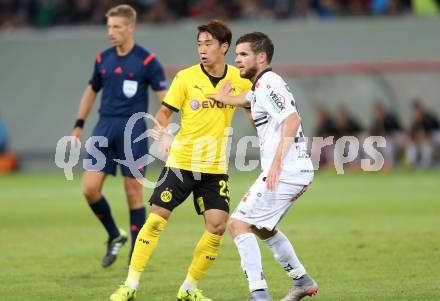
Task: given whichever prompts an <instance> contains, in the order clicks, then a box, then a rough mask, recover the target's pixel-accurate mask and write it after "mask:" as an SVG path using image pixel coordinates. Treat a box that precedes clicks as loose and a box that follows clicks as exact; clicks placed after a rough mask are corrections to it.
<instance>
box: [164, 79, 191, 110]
mask: <svg viewBox="0 0 440 301" xmlns="http://www.w3.org/2000/svg"><path fill="white" fill-rule="evenodd" d="M185 99H186V87H185V81H184V76H183V75H182V72H178V73H177V74H176V76H175V77H174V79H173V82H172V83H171V86H170V88H169V90H168V92H167V95H166V96H165V98H164V100H163V104H164V105H165V106H167V107H170V109H172V110H174V111H176V112H177V111H179V110H180V109H181V108H182V105H183V102H184V101H185Z"/></svg>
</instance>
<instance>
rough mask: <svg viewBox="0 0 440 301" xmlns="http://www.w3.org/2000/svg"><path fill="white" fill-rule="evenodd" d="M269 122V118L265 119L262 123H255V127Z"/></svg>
mask: <svg viewBox="0 0 440 301" xmlns="http://www.w3.org/2000/svg"><path fill="white" fill-rule="evenodd" d="M268 122H269V120H265V121H263V122H260V123H258V124H257V123H256V124H255V127H256V128H257V127H259V126H260V125H263V124H266V123H268Z"/></svg>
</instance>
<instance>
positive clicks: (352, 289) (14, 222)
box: [0, 171, 440, 301]
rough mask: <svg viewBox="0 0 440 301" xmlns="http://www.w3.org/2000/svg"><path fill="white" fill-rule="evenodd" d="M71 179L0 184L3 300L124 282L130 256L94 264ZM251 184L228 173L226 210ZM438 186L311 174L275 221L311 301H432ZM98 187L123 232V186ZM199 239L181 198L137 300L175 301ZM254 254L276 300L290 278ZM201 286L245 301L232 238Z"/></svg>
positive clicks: (91, 231) (411, 177) (439, 237)
mask: <svg viewBox="0 0 440 301" xmlns="http://www.w3.org/2000/svg"><path fill="white" fill-rule="evenodd" d="M156 175H157V173H150V174H149V178H151V179H153V178H155V176H156ZM75 177H76V178H75V180H74V181H67V180H65V179H64V177H63V174H62V172H61V171H60V172H58V173H52V174H40V173H33V174H32V173H31V174H14V175H10V176H2V177H0V271H1V273H0V300H2V301H3V300H5V301H6V300H7V301H27V300H62V301H67V300H72V301H73V300H74V301H78V300H90V301H91V300H107V299H108V297H109V295H110V294H111V293H112V292H113V291H114V290H115V289H116V287H117V285H118V284H119V283H121V282H122V281H123V280H124V279H125V276H126V265H127V256H128V249H129V248H128V247H124V249H123V251H122V253H121V255H120V257H119V259H118V261H116V263H115V264H114V265H113V266H112V267H111V268H109V269H105V270H104V269H102V268H101V267H100V262H101V258H102V256H103V254H104V251H105V245H104V242H105V240H106V237H105V233H104V230H103V228H102V227H101V225H100V224H99V223H98V221H97V220H96V219H95V217H94V216H93V214H92V213H91V211H90V209H89V208H88V206H87V205H86V203H85V201H84V199H83V197H82V195H81V188H80V185H81V182H80V176H79V174H75ZM255 177H256V174H255V173H244V172H243V173H238V172H233V173H231V178H230V185H231V196H232V207H235V204H237V202H238V201H239V200H240V198H241V196H242V195H243V194H244V193H245V192H246V190H247V189H248V187H249V186H250V184H251V183H252V182H253V180H254V179H255ZM439 184H440V174H439V173H438V172H413V173H410V172H394V173H388V174H383V173H369V174H365V173H355V174H345V175H339V176H337V175H335V174H333V173H329V172H325V173H318V174H317V175H316V177H315V179H314V183H313V184H312V186H311V187H310V189H309V191H308V192H307V193H305V194H304V196H303V197H302V198H300V199H299V201H298V202H297V203H296V205H295V206H294V207H293V208H292V209H291V210H290V212H289V214H288V215H287V216H286V217H285V218H284V220H283V221H282V223H281V224H280V228H281V229H282V230H283V231H284V232H285V233H286V234H287V236H288V237H289V238H290V239H291V240H292V242H293V244H294V247H295V249H296V251H297V253H298V255H299V256H300V259H301V260H302V262H303V264H304V265H305V266H306V268H307V270H308V272H309V273H310V274H311V275H312V276H313V277H314V278H315V279H316V280H317V281H318V283H319V284H320V291H319V293H318V295H316V296H315V297H313V298H312V299H310V300H312V301H313V300H314V301H319V300H320V301H335V300H343V301H345V300H350V301H355V300H369V301H379V300H386V301H390V300H396V301H397V300H399V301H404V300H408V301H409V300H411V301H413V300H418V301H420V300H430V301H435V300H440V290H439V289H440V197H439ZM104 191H105V195H106V197H107V198H108V200H109V201H110V203H111V205H112V210H113V214H114V216H115V218H116V220H117V221H118V225H119V226H120V227H124V228H125V229H126V230H128V209H127V205H126V202H125V197H124V192H123V189H122V179H121V178H120V177H116V178H112V177H110V178H109V179H108V181H107V183H106V186H105V190H104ZM150 194H151V191H147V197H148V196H149V195H150ZM202 231H203V220H202V218H201V217H199V216H196V215H195V213H194V211H193V207H192V200H187V202H186V203H185V204H184V205H183V206H182V207H181V208H178V210H176V211H175V212H174V214H173V216H172V217H171V220H170V223H169V224H168V226H167V228H166V229H165V231H164V233H163V235H162V237H161V239H160V241H159V245H158V248H157V249H156V252H155V253H154V255H153V257H152V260H151V262H150V265H149V266H148V268H147V270H146V271H145V273H144V274H143V276H142V279H141V286H140V288H139V292H138V298H137V300H149V301H159V300H175V294H176V292H177V289H178V287H179V285H180V283H181V281H182V280H183V278H184V276H185V274H186V269H187V266H188V264H189V263H190V261H191V256H192V251H193V248H194V247H195V245H196V243H197V241H198V239H199V237H200V235H201V233H202ZM262 252H263V258H264V261H263V265H264V271H265V274H266V277H267V279H268V283H269V287H270V291H271V294H272V296H273V297H274V300H279V299H280V298H281V297H282V296H284V294H285V293H286V291H287V289H288V287H289V279H288V278H287V276H286V275H285V273H284V272H283V271H282V270H281V268H280V267H279V266H278V264H277V262H276V261H275V260H274V259H273V258H272V257H271V254H270V253H269V252H268V250H266V249H265V248H264V246H262ZM200 288H202V289H203V290H204V291H205V292H206V295H208V296H209V297H211V298H212V299H213V300H214V301H241V300H245V299H246V297H247V294H248V292H247V283H246V280H245V278H244V276H243V274H242V271H241V268H240V261H239V257H238V253H237V251H236V249H235V246H234V244H233V241H232V240H231V237H230V236H229V234H226V238H225V241H224V245H223V247H222V249H221V252H220V255H219V259H218V261H217V262H216V263H215V264H214V266H213V267H212V269H211V270H210V271H209V272H208V274H207V276H206V278H205V279H204V280H203V281H202V282H201V283H200ZM306 300H307V299H306Z"/></svg>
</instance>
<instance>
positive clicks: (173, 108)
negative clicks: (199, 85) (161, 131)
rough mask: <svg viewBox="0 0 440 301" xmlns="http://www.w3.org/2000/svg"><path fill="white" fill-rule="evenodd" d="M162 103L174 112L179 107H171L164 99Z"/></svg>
mask: <svg viewBox="0 0 440 301" xmlns="http://www.w3.org/2000/svg"><path fill="white" fill-rule="evenodd" d="M162 105H163V106H165V107H167V108H168V109H170V110H172V111H174V112H179V109H177V108H175V107H173V106H172V105H170V104H167V103H166V102H165V101H162Z"/></svg>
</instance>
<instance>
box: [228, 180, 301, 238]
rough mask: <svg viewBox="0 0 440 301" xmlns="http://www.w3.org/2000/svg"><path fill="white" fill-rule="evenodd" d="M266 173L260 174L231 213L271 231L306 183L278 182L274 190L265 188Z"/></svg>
mask: <svg viewBox="0 0 440 301" xmlns="http://www.w3.org/2000/svg"><path fill="white" fill-rule="evenodd" d="M265 179H266V175H263V174H260V176H259V177H258V179H257V180H256V181H255V183H254V184H253V185H252V186H251V188H250V189H249V191H248V192H247V193H246V194H245V195H244V197H243V198H242V199H241V201H240V203H239V204H238V206H237V208H235V210H234V212H233V213H232V215H231V218H235V219H238V220H241V221H243V222H245V223H248V224H250V225H254V226H255V227H257V228H258V229H262V228H266V229H268V230H269V231H272V230H273V229H274V228H275V226H276V225H277V224H278V223H279V222H280V220H281V219H282V217H283V216H284V215H285V214H286V213H287V211H288V210H289V208H290V206H292V205H293V203H294V202H295V201H296V200H297V199H298V198H299V197H300V196H301V195H302V194H303V193H304V192H305V191H306V190H307V187H308V185H302V184H301V185H295V184H291V183H284V182H279V183H278V185H277V188H276V190H275V191H269V190H267V183H266V182H265Z"/></svg>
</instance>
